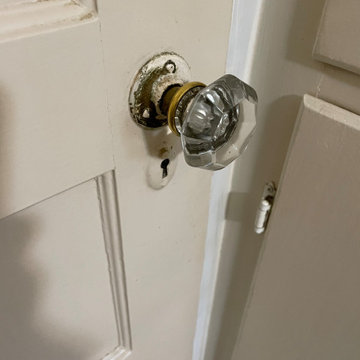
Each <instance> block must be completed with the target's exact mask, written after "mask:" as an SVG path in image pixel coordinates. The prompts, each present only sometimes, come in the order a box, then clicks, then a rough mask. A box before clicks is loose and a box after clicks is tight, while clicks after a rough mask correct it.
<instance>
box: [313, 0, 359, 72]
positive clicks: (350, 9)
mask: <svg viewBox="0 0 360 360" xmlns="http://www.w3.org/2000/svg"><path fill="white" fill-rule="evenodd" d="M359 15H360V2H359V1H358V0H347V1H346V2H344V1H342V0H327V2H326V4H325V7H324V12H323V15H322V19H321V24H320V27H319V32H318V35H317V39H316V43H315V47H314V56H315V58H316V59H318V60H320V61H323V62H325V63H328V64H331V65H335V66H338V67H341V68H343V69H346V70H349V71H353V72H355V73H357V74H360V49H359V46H358V39H359V37H360V27H359Z"/></svg>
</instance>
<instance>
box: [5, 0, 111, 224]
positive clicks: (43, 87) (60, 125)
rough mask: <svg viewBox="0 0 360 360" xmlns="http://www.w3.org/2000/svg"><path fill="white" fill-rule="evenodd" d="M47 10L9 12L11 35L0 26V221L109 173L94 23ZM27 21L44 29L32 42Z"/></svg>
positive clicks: (106, 124) (101, 71)
mask: <svg viewBox="0 0 360 360" xmlns="http://www.w3.org/2000/svg"><path fill="white" fill-rule="evenodd" d="M63 2H64V1H63ZM63 6H64V5H63ZM18 7H19V8H20V9H22V7H27V6H26V4H24V5H23V6H18ZM54 11H55V12H57V11H58V7H57V6H54V9H53V8H51V11H50V10H49V9H47V12H45V14H44V13H43V12H42V10H41V8H40V9H39V8H38V7H36V8H35V9H33V8H31V11H30V10H29V11H25V10H21V11H20V10H19V9H18V10H17V11H15V10H14V11H13V12H12V15H11V16H10V15H9V18H10V20H9V23H10V24H12V26H13V27H15V25H16V24H19V26H18V31H15V30H14V29H13V31H12V32H10V33H8V32H6V31H3V32H1V26H0V33H2V35H0V38H2V41H1V40H0V58H1V67H0V120H1V121H0V140H1V141H0V167H1V177H0V198H1V203H0V218H1V217H4V216H7V215H9V214H11V213H13V212H15V211H18V210H21V209H23V208H25V207H27V206H30V205H32V204H34V203H36V202H38V201H41V200H43V199H44V198H46V197H49V196H52V195H54V194H56V193H58V192H61V191H63V190H65V189H68V188H70V187H72V186H75V185H77V184H79V183H81V182H83V181H86V180H89V179H91V178H93V177H95V176H97V175H100V174H102V173H104V172H106V171H108V170H110V169H112V168H113V167H114V165H113V160H112V158H113V156H112V145H111V135H110V128H109V122H108V114H107V104H106V92H105V83H104V69H103V59H102V50H101V41H100V28H99V21H98V20H97V19H96V18H91V19H90V20H89V19H87V18H86V19H85V20H84V21H82V20H78V19H76V20H73V21H69V23H67V22H66V21H64V20H63V19H62V17H61V19H60V20H59V19H57V20H56V19H55V20H54V18H53V17H54V16H53V13H52V12H54ZM8 12H10V11H8ZM22 12H24V13H26V15H24V14H23V13H22ZM4 13H6V11H5V10H2V9H0V14H2V16H5V15H4ZM19 13H20V14H19ZM29 13H30V14H29ZM34 14H37V16H39V17H36V16H35V15H34ZM50 15H51V16H50ZM64 16H65V15H64ZM66 16H70V15H69V13H68V12H66ZM0 17H1V16H0ZM34 17H35V19H34ZM24 18H25V19H26V21H25V20H23V19H24ZM70 18H71V17H70ZM31 21H33V22H35V23H36V22H37V21H39V22H40V23H42V22H43V23H44V24H47V27H46V26H45V25H44V26H45V29H42V27H41V26H40V29H42V32H41V33H39V34H37V35H36V36H35V35H34V34H33V32H31V31H30V32H29V31H26V29H27V27H25V28H22V25H24V23H26V24H27V26H28V25H29V23H31ZM58 21H60V24H61V25H60V26H59V25H57V24H58ZM64 23H65V24H64ZM54 27H56V29H57V30H56V31H55V28H54ZM35 28H36V31H37V32H39V31H40V29H39V27H35ZM45 30H46V31H45ZM50 30H51V31H50ZM15 35H16V40H15V39H14V36H15ZM29 35H32V36H29Z"/></svg>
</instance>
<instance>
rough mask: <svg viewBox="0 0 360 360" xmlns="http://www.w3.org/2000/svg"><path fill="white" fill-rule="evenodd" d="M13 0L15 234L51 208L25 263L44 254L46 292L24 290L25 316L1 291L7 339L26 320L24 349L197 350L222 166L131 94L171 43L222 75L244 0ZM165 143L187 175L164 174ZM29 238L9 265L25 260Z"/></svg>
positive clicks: (97, 353)
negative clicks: (206, 160) (237, 7)
mask: <svg viewBox="0 0 360 360" xmlns="http://www.w3.org/2000/svg"><path fill="white" fill-rule="evenodd" d="M0 4H2V5H3V6H2V7H1V8H0V18H1V19H2V22H1V25H0V52H1V57H0V59H1V60H0V62H1V65H2V66H1V68H0V137H1V141H0V170H1V171H0V174H1V175H0V195H1V199H2V200H1V204H0V218H3V220H2V222H3V223H4V224H5V225H3V226H4V228H3V230H2V229H1V228H0V236H1V238H0V247H1V246H2V245H3V246H4V247H6V248H7V247H9V246H10V247H11V244H10V245H9V242H10V240H9V238H11V237H12V236H13V234H15V237H16V238H17V235H16V234H17V233H16V232H15V230H14V227H16V226H15V225H12V221H14V222H16V219H17V218H18V217H20V218H22V216H24V217H26V216H25V215H24V214H32V212H35V213H36V214H37V215H36V216H37V218H36V219H40V220H41V221H40V220H39V222H36V221H35V220H36V219H35V216H34V217H31V219H30V220H29V227H30V228H31V229H33V230H31V231H34V232H35V231H37V233H39V239H40V240H39V243H37V242H36V241H32V240H31V241H30V244H29V245H28V249H27V250H26V255H24V256H28V257H25V258H21V259H19V260H18V261H19V263H18V264H17V265H18V268H19V269H20V270H21V269H22V268H24V267H26V266H27V265H26V264H28V263H30V265H31V266H33V267H35V265H38V266H39V268H40V270H39V272H35V270H33V272H31V274H30V275H31V276H32V278H33V283H34V284H37V283H39V284H40V285H41V287H40V285H38V286H39V287H40V290H41V291H40V290H39V292H40V295H42V296H44V299H45V300H43V299H42V298H41V296H40V295H36V296H37V297H36V298H37V299H38V298H39V302H37V303H36V306H38V308H36V311H37V312H36V311H34V307H35V305H34V304H33V302H35V301H34V300H32V298H31V297H30V296H29V297H28V303H26V304H25V305H24V306H22V303H20V304H19V306H20V308H24V309H25V308H26V307H27V308H26V311H25V310H24V309H23V311H22V314H23V316H24V317H25V318H27V319H29V320H28V321H27V323H26V324H24V326H21V325H23V323H21V322H20V321H19V323H17V322H16V323H14V324H11V319H17V317H16V313H17V312H19V313H21V312H20V311H18V308H16V305H17V303H16V302H15V303H14V308H12V307H11V306H10V305H9V301H11V299H12V298H14V297H11V296H4V297H3V298H2V299H4V301H5V305H6V306H10V310H11V312H10V313H9V316H8V317H7V320H6V321H8V322H10V325H9V326H10V327H9V328H10V329H13V330H12V333H11V334H9V333H7V329H8V328H6V327H2V325H1V324H0V331H3V332H5V334H6V336H7V337H5V339H7V340H6V341H8V342H7V343H6V345H5V349H6V351H7V352H11V346H12V347H16V343H17V341H18V337H17V336H16V332H18V333H19V334H21V335H23V336H22V338H23V345H22V346H21V347H19V349H16V351H18V354H16V355H15V356H12V357H13V358H16V359H19V360H21V359H23V358H26V359H29V360H35V359H36V360H37V359H47V358H49V359H50V358H51V359H52V358H55V359H56V358H58V359H65V358H66V359H71V358H74V359H75V358H76V359H84V360H85V359H100V358H103V359H107V360H110V359H111V360H112V359H116V360H120V359H125V358H129V359H131V360H137V359H139V360H143V359H157V360H165V359H170V358H171V359H172V360H185V359H186V360H187V359H190V358H191V352H192V344H193V338H194V332H195V324H196V317H197V304H198V298H199V287H200V279H201V271H202V260H203V250H204V244H205V236H206V227H207V215H208V201H209V195H210V181H211V173H209V172H204V171H201V170H198V169H193V168H190V167H188V166H187V165H186V164H185V162H184V160H183V157H182V154H181V152H180V151H179V150H180V147H181V146H180V142H179V139H178V138H177V137H175V136H170V135H169V134H168V133H167V130H166V129H159V130H158V131H146V130H143V129H141V128H139V127H137V126H136V125H135V124H134V123H133V121H132V120H131V118H130V115H129V110H128V93H129V88H130V86H131V83H132V79H133V77H134V75H135V74H136V73H137V71H138V69H139V67H140V66H141V65H142V64H143V63H145V62H146V61H147V60H148V58H149V57H150V56H152V55H154V54H156V53H158V52H161V51H175V52H178V53H179V54H180V55H182V56H184V58H185V59H186V60H187V61H188V62H189V64H190V66H191V68H192V76H193V79H194V80H201V81H204V82H207V83H209V82H210V81H212V80H213V79H215V78H217V77H219V76H220V75H222V74H223V73H224V70H225V61H226V50H227V38H228V31H229V27H230V20H231V0H226V1H223V2H222V3H221V6H219V3H218V1H215V0H211V1H209V0H201V1H198V2H195V3H194V2H193V1H190V0H186V1H182V2H177V3H174V2H168V1H165V0H156V1H154V2H148V1H145V0H141V1H139V0H136V1H130V2H129V1H118V0H98V1H93V0H84V1H82V2H78V1H75V0H49V1H35V2H34V1H25V2H22V3H17V2H16V1H12V0H0ZM4 4H6V6H4ZM9 4H10V5H9ZM214 24H216V27H214ZM105 74H106V75H105ZM109 120H110V121H109ZM164 154H170V155H171V156H172V158H171V161H172V162H173V164H174V167H175V174H174V177H173V178H172V180H171V181H170V182H169V184H168V185H167V186H166V187H165V188H163V189H161V190H154V189H153V188H151V186H149V181H148V173H149V169H151V170H152V169H154V171H159V173H162V169H161V166H160V164H161V162H162V160H163V159H164ZM109 170H110V171H109ZM91 179H92V180H91ZM86 181H88V182H87V183H86ZM84 182H85V183H84ZM94 182H96V186H97V190H96V191H95V185H94V184H95V183H94ZM81 183H82V185H79V184H81ZM73 187H75V188H74V189H72V190H69V189H70V188H73ZM79 189H80V190H79ZM84 189H85V190H84ZM60 192H63V193H61V194H60V195H56V194H59V193H60ZM69 194H70V195H69ZM80 195H81V196H80ZM63 198H64V199H65V200H61V199H63ZM97 198H98V203H97V202H96V201H97ZM59 199H60V200H59ZM39 202H40V203H39ZM34 204H37V205H34ZM96 204H97V206H98V207H97V208H96V206H95V205H96ZM24 208H26V209H25V210H23V211H21V212H18V211H19V210H22V209H24ZM16 212H17V213H16ZM38 212H39V213H38ZM4 217H6V218H4ZM26 218H27V217H26ZM14 219H15V220H14ZM19 221H22V220H19ZM120 222H121V226H120ZM7 224H8V225H7ZM42 226H43V227H44V228H42ZM101 226H102V230H103V231H102V232H101V231H100V230H101ZM37 233H36V234H37ZM4 234H5V235H6V236H5V235H4ZM31 234H32V232H29V235H28V236H30V237H31V236H32V235H31ZM34 236H35V235H34ZM63 236H64V237H66V241H64V243H63V242H62V237H63ZM24 237H25V238H26V236H25V235H23V233H22V232H20V235H19V239H20V240H18V242H22V241H23V238H24ZM3 239H4V240H3ZM31 239H32V237H31ZM36 239H37V238H36ZM76 241H80V242H79V243H76V244H75V245H73V244H74V242H76ZM96 241H97V242H96ZM104 241H105V248H106V254H107V262H108V265H106V261H105V262H104V255H105V254H104V251H103V249H100V247H99V246H100V245H99V244H102V243H103V242H104ZM2 242H4V244H2ZM88 243H89V244H88ZM122 246H123V247H124V251H123V249H122ZM10 250H11V249H10ZM10 250H9V251H10ZM14 252H15V251H13V252H12V253H11V256H9V261H10V263H6V262H5V263H4V266H5V267H6V266H8V267H9V268H10V269H12V268H14V267H15V266H13V265H12V263H11V261H12V260H13V261H17V260H16V254H14ZM78 252H82V254H81V256H80V257H78V256H77V253H78ZM27 254H29V255H27ZM68 254H69V255H68ZM68 257H69V259H68ZM76 259H77V262H76ZM93 262H94V264H93ZM33 263H34V265H32V264H33ZM30 265H29V266H30ZM106 266H108V267H109V275H110V276H108V274H107V272H106ZM62 267H64V269H62ZM125 268H126V278H125ZM30 270H32V268H30ZM7 272H8V271H7V270H6V269H4V272H3V274H6V273H7ZM24 272H25V271H24ZM30 275H29V277H30ZM19 276H20V275H19ZM42 277H43V278H44V279H45V280H44V282H42ZM4 281H5V280H4ZM17 283H21V281H17V279H14V283H13V284H12V283H6V285H7V286H10V289H11V286H16V284H17ZM125 283H127V288H126V286H125ZM49 284H50V285H49ZM29 286H30V285H29ZM77 286H78V288H77ZM35 287H36V286H35V285H34V288H35ZM110 289H111V291H112V297H111V294H110ZM1 290H3V289H2V288H1ZM34 291H35V290H34ZM29 292H30V290H29ZM24 293H25V289H24ZM21 295H23V293H21ZM24 297H25V296H24ZM87 298H91V299H90V300H89V302H88V303H87V304H85V305H84V306H83V303H84V301H85V300H86V299H87ZM9 299H10V300H9ZM19 301H20V300H19ZM24 301H25V299H24ZM111 301H113V304H111V306H110V302H111ZM74 302H76V303H75V305H74V304H73V303H74ZM5 305H4V306H5ZM113 308H114V310H113ZM110 309H111V311H112V312H111V311H110ZM33 313H34V316H37V318H34V319H33V315H32V314H33ZM36 321H37V322H36ZM130 325H131V326H130ZM115 326H116V331H117V333H116V331H115ZM130 329H131V331H130ZM78 333H79V334H80V335H78ZM4 341H5V340H4ZM10 345H11V346H10ZM114 348H115V349H114ZM25 354H26V355H25ZM107 354H108V355H107ZM1 356H2V353H1V349H0V357H1ZM7 358H9V356H7Z"/></svg>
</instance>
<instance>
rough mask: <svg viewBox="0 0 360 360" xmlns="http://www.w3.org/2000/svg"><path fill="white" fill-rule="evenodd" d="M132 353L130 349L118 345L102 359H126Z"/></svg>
mask: <svg viewBox="0 0 360 360" xmlns="http://www.w3.org/2000/svg"><path fill="white" fill-rule="evenodd" d="M130 354H131V351H130V350H127V349H124V348H122V347H117V348H116V349H115V350H114V351H112V352H111V353H110V354H108V355H106V356H105V357H104V358H102V360H125V359H127V358H128V356H129V355H130Z"/></svg>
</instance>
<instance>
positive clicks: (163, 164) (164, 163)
mask: <svg viewBox="0 0 360 360" xmlns="http://www.w3.org/2000/svg"><path fill="white" fill-rule="evenodd" d="M169 163H170V160H169V159H164V160H163V161H162V162H161V164H160V167H161V168H162V169H163V172H162V178H163V179H164V178H166V177H167V176H168V166H169Z"/></svg>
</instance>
